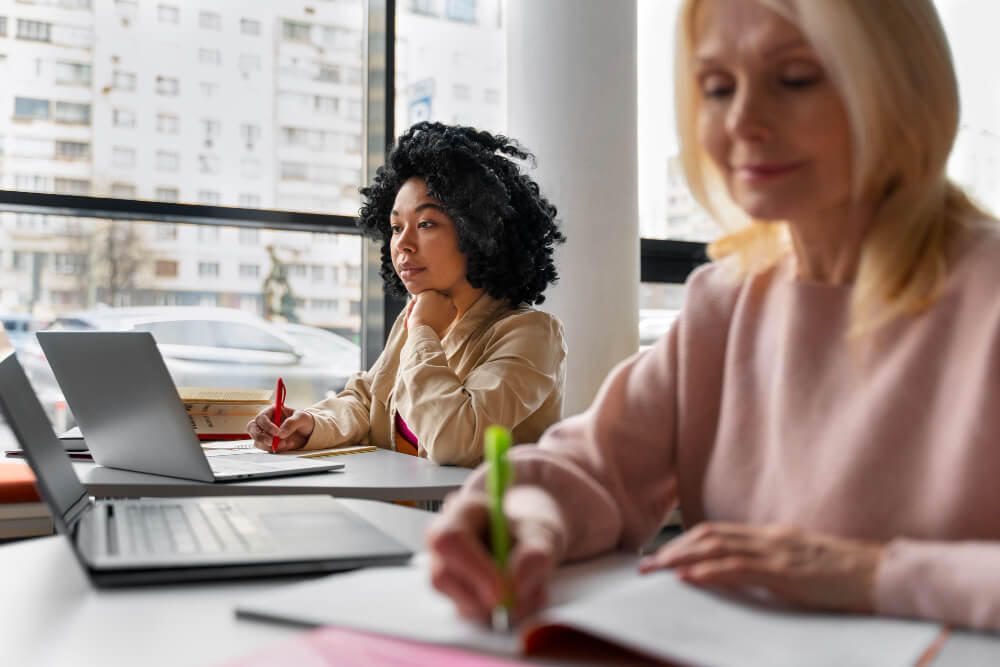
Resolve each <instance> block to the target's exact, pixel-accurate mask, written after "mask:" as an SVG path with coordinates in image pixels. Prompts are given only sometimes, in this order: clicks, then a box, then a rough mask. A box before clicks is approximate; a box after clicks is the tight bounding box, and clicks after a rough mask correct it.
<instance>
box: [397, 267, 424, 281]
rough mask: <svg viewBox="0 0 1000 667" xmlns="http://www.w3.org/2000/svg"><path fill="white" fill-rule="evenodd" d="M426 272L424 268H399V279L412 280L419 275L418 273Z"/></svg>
mask: <svg viewBox="0 0 1000 667" xmlns="http://www.w3.org/2000/svg"><path fill="white" fill-rule="evenodd" d="M424 270H425V269H424V267H422V266H403V267H400V268H399V277H400V278H412V277H413V276H415V275H417V274H418V273H420V272H421V271H424Z"/></svg>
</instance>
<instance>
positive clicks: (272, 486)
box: [6, 449, 471, 500]
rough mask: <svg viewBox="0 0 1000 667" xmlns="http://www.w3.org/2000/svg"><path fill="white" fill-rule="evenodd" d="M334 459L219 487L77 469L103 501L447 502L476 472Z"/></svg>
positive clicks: (375, 457)
mask: <svg viewBox="0 0 1000 667" xmlns="http://www.w3.org/2000/svg"><path fill="white" fill-rule="evenodd" d="M6 460H7V461H10V460H12V459H6ZM334 460H335V461H337V462H339V463H343V464H344V466H345V468H344V470H342V471H339V472H323V473H316V474H312V475H293V476H290V477H275V478H273V479H259V480H253V481H245V482H224V483H215V484H210V483H206V482H194V481H190V480H185V479H178V478H175V477H162V476H160V475H147V474H145V473H139V472H129V471H127V470H116V469H114V468H104V467H102V466H99V465H97V464H95V463H91V462H87V461H74V462H73V468H74V469H75V470H76V476H77V477H79V478H80V481H81V482H82V483H83V484H84V485H85V486H86V487H87V490H88V491H89V492H90V493H91V494H92V495H94V496H97V497H99V498H109V497H122V498H136V497H140V496H153V497H160V498H166V497H177V496H213V495H215V496H220V495H227V496H230V495H274V494H296V493H324V494H329V495H332V496H336V497H339V498H367V499H371V500H441V499H442V498H444V497H445V496H446V495H448V493H450V492H452V491H454V490H455V489H457V488H458V487H460V486H461V485H462V482H464V481H465V478H466V477H468V476H469V473H470V472H471V471H470V470H469V469H467V468H457V467H454V466H439V465H437V464H436V463H431V462H430V461H428V460H427V459H422V458H418V457H416V456H409V455H407V454H400V453H399V452H394V451H392V450H388V449H378V450H376V451H374V452H364V453H361V454H345V455H343V456H338V457H336V458H335V459H334Z"/></svg>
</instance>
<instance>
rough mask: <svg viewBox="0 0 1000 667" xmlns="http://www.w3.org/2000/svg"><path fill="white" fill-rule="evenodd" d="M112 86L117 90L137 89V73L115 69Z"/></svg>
mask: <svg viewBox="0 0 1000 667" xmlns="http://www.w3.org/2000/svg"><path fill="white" fill-rule="evenodd" d="M111 87H112V88H114V89H115V90H135V74H133V73H132V72H122V71H121V70H115V71H114V73H113V74H112V75H111Z"/></svg>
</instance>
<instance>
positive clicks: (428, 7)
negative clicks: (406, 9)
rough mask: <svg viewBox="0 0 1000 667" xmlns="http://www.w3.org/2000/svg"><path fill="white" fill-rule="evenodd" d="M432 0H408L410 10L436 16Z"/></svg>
mask: <svg viewBox="0 0 1000 667" xmlns="http://www.w3.org/2000/svg"><path fill="white" fill-rule="evenodd" d="M434 4H435V2H434V0H410V11H411V12H412V13H414V14H422V15H424V16H437V10H436V9H435V8H434Z"/></svg>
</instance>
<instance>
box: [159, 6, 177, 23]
mask: <svg viewBox="0 0 1000 667" xmlns="http://www.w3.org/2000/svg"><path fill="white" fill-rule="evenodd" d="M180 18H181V10H180V9H178V8H177V7H174V6H173V5H159V6H158V7H157V8H156V19H157V20H158V21H159V22H160V23H178V22H179V21H180Z"/></svg>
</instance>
